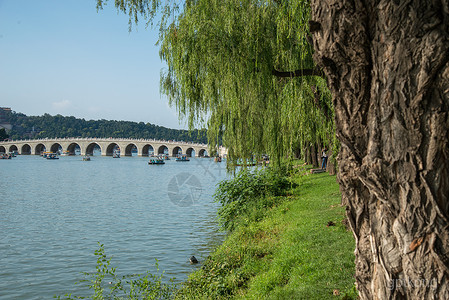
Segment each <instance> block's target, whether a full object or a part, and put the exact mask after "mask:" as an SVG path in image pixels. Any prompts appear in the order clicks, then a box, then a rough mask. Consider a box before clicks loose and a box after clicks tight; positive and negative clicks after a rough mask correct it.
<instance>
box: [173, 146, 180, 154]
mask: <svg viewBox="0 0 449 300" xmlns="http://www.w3.org/2000/svg"><path fill="white" fill-rule="evenodd" d="M179 154H182V148H181V147H179V146H176V147H174V148H173V150H172V156H178V155H179Z"/></svg>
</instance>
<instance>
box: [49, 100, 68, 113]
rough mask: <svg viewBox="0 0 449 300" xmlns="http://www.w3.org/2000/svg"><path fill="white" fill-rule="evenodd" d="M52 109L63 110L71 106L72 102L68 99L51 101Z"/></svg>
mask: <svg viewBox="0 0 449 300" xmlns="http://www.w3.org/2000/svg"><path fill="white" fill-rule="evenodd" d="M51 106H52V108H53V110H54V111H57V112H63V111H66V110H68V109H70V108H72V107H73V104H72V102H71V101H70V100H62V101H59V102H53V103H52V104H51Z"/></svg>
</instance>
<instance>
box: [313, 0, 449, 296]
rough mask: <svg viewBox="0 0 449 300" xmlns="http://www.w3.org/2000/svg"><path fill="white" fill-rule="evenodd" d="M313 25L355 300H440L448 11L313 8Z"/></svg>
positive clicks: (444, 265)
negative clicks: (351, 245)
mask: <svg viewBox="0 0 449 300" xmlns="http://www.w3.org/2000/svg"><path fill="white" fill-rule="evenodd" d="M318 23H319V26H317V24H318ZM312 24H313V25H314V26H313V30H312V31H313V45H314V48H315V54H314V60H315V62H316V63H317V64H318V65H319V66H320V67H322V68H323V70H324V72H325V74H326V76H327V79H328V84H329V87H330V89H331V91H332V94H333V102H334V106H335V122H336V129H337V137H338V139H339V140H340V142H341V144H342V148H341V152H340V154H339V157H338V165H339V174H338V179H339V182H340V186H341V190H342V195H343V196H342V197H343V199H342V200H343V203H344V204H345V205H347V216H348V220H349V221H350V224H351V228H352V230H353V232H354V236H355V240H356V250H355V255H356V283H357V288H358V290H359V293H360V296H361V298H362V299H449V282H448V280H449V230H448V229H449V228H448V226H449V223H448V219H449V201H448V200H449V199H448V197H449V165H448V159H449V142H448V141H449V134H448V129H449V113H448V112H449V63H448V61H449V2H448V1H447V0H407V1H399V0H364V1H360V0H312Z"/></svg>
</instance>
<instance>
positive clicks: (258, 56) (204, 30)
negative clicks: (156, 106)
mask: <svg viewBox="0 0 449 300" xmlns="http://www.w3.org/2000/svg"><path fill="white" fill-rule="evenodd" d="M284 2H285V3H284ZM284 2H282V3H281V1H254V0H245V1H240V0H227V1H222V0H197V1H185V2H183V3H182V6H177V5H176V4H175V3H173V2H170V1H167V2H163V1H150V0H148V1H139V0H129V1H118V2H116V6H117V7H118V9H120V10H121V11H123V12H125V13H127V14H129V15H130V21H131V22H132V21H133V20H135V21H137V20H138V17H139V16H143V17H144V18H145V19H146V20H151V17H152V16H154V15H155V12H156V11H161V12H162V13H161V16H162V18H161V20H160V24H159V25H160V27H159V28H160V40H159V45H160V56H161V58H162V59H163V60H164V61H165V62H166V63H167V66H168V70H167V71H166V72H165V73H162V75H161V90H162V92H163V93H164V94H166V95H167V96H168V98H169V100H170V103H171V104H172V105H175V106H176V107H177V108H178V111H179V113H180V115H181V117H185V118H187V119H188V120H189V125H190V126H191V127H193V126H195V125H197V124H198V123H201V122H205V123H207V126H208V137H209V143H210V145H211V146H212V147H216V145H218V144H219V143H221V142H222V143H223V145H224V146H225V147H226V148H227V149H228V157H229V158H230V161H233V160H236V159H239V158H250V157H252V156H253V155H256V156H257V155H261V154H269V155H271V157H272V158H273V160H274V161H275V162H280V161H281V159H282V158H284V157H290V156H291V155H292V152H293V148H295V147H304V146H305V145H307V144H310V143H313V144H318V143H325V144H329V143H330V142H331V141H332V138H333V109H332V104H331V96H330V93H329V91H328V89H327V87H326V83H325V80H324V79H323V78H322V76H323V75H322V73H321V72H320V71H318V70H315V69H314V63H313V60H312V47H311V45H310V44H309V43H308V42H307V36H308V21H309V12H310V4H309V3H308V1H291V2H289V1H284ZM98 3H99V6H100V7H101V5H102V3H103V1H98ZM296 70H301V71H296ZM289 71H291V72H289ZM295 71H296V72H295Z"/></svg>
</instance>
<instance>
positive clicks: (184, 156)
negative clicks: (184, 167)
mask: <svg viewBox="0 0 449 300" xmlns="http://www.w3.org/2000/svg"><path fill="white" fill-rule="evenodd" d="M176 161H190V159H189V158H188V157H187V155H186V154H180V155H178V157H176Z"/></svg>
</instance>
